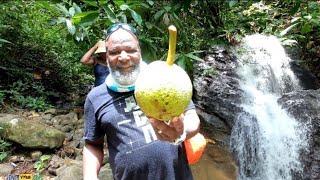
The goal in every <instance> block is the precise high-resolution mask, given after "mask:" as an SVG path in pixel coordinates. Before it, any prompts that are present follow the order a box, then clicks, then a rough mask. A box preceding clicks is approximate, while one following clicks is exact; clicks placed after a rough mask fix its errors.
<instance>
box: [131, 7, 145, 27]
mask: <svg viewBox="0 0 320 180" xmlns="http://www.w3.org/2000/svg"><path fill="white" fill-rule="evenodd" d="M129 11H130V13H131V16H132V18H133V20H134V21H135V22H136V23H137V24H138V25H139V26H141V25H142V18H141V16H140V15H139V14H138V13H136V12H135V11H134V10H132V9H129Z"/></svg>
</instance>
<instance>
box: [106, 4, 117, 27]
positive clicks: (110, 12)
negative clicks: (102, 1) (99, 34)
mask: <svg viewBox="0 0 320 180" xmlns="http://www.w3.org/2000/svg"><path fill="white" fill-rule="evenodd" d="M102 8H103V9H104V11H105V12H106V14H107V17H108V19H109V20H110V21H111V22H112V23H115V22H117V21H118V19H117V17H116V14H115V13H114V12H113V10H112V9H111V8H110V6H108V5H104V6H103V7H102Z"/></svg>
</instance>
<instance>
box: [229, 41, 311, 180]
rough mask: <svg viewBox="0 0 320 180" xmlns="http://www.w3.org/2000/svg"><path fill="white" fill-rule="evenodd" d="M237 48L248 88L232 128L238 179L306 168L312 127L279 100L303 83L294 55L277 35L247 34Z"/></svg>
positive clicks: (276, 176) (276, 179)
mask: <svg viewBox="0 0 320 180" xmlns="http://www.w3.org/2000/svg"><path fill="white" fill-rule="evenodd" d="M235 51H236V52H235V53H236V54H237V58H238V60H239V62H240V66H239V68H238V75H239V76H240V79H241V82H240V88H241V89H242V90H243V91H244V97H243V103H242V107H243V109H244V112H243V113H241V114H240V115H239V117H238V119H237V121H236V124H235V126H234V127H233V130H232V134H231V147H232V149H233V151H234V153H235V155H236V156H237V157H236V158H237V159H238V163H239V175H238V179H240V180H251V179H252V180H282V179H283V180H287V179H288V180H290V179H292V177H293V175H294V174H295V173H299V172H301V171H302V169H303V167H302V165H301V164H300V162H299V151H300V150H301V149H304V148H307V143H306V129H305V128H303V127H302V126H301V125H300V124H299V123H298V122H297V121H296V120H295V119H293V118H292V117H289V116H288V114H287V113H286V111H285V110H283V109H282V108H281V107H280V106H279V105H278V103H277V100H278V98H279V97H280V96H281V95H282V94H283V93H286V92H290V91H292V90H295V89H299V88H300V87H299V85H298V81H297V80H296V78H295V76H294V74H293V72H292V71H291V70H290V67H289V66H290V65H289V62H290V58H288V56H287V55H286V53H285V50H284V48H283V47H282V46H281V43H280V42H279V40H278V39H277V38H276V37H274V36H263V35H251V36H247V37H245V38H244V40H243V43H242V44H241V45H240V46H239V47H237V49H236V50H235Z"/></svg>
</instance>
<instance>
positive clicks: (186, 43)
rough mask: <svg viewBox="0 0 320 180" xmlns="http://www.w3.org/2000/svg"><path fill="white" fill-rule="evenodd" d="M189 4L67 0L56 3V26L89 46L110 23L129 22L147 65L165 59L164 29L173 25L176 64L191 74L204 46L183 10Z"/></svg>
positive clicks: (199, 30) (194, 20) (199, 28)
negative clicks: (175, 41) (176, 37)
mask: <svg viewBox="0 0 320 180" xmlns="http://www.w3.org/2000/svg"><path fill="white" fill-rule="evenodd" d="M190 5H191V1H186V2H183V3H181V2H178V1H152V0H147V1H127V2H126V1H83V4H76V2H74V1H69V2H65V3H60V4H57V7H58V8H59V9H61V11H60V17H58V18H56V23H57V24H60V23H64V24H65V27H66V30H68V32H69V33H70V34H71V35H73V37H74V38H75V39H76V40H77V41H83V40H88V41H89V42H90V43H91V41H92V39H94V41H97V39H99V38H101V37H103V30H105V29H106V28H107V27H108V26H109V25H111V24H112V23H116V22H126V23H130V24H132V25H134V26H135V27H136V28H137V29H138V31H139V39H140V42H141V49H142V56H143V59H144V60H145V61H148V62H150V61H154V60H165V57H166V53H167V49H168V44H167V43H168V31H167V28H168V26H169V25H170V24H174V25H176V26H177V28H178V34H179V36H178V37H179V39H178V46H177V50H178V52H179V53H178V54H177V56H176V62H177V64H178V65H180V66H181V67H183V68H185V69H186V70H187V71H189V72H190V73H191V71H192V61H193V60H199V59H201V58H200V57H198V53H200V52H202V51H199V50H200V48H202V47H204V46H205V45H207V43H206V41H204V40H203V39H201V38H199V36H201V33H202V32H204V31H205V28H204V27H202V26H201V25H200V24H198V19H197V18H193V17H192V16H191V15H192V12H191V13H188V11H186V9H187V8H188V7H190ZM75 9H77V10H75ZM70 12H72V13H70ZM189 15H190V16H189ZM185 27H186V28H185ZM190 29H193V31H190Z"/></svg>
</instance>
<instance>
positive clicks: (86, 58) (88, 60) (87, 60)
mask: <svg viewBox="0 0 320 180" xmlns="http://www.w3.org/2000/svg"><path fill="white" fill-rule="evenodd" d="M97 48H98V43H96V44H95V45H94V46H93V47H92V48H90V49H89V51H87V52H86V53H85V54H84V55H83V56H82V58H81V60H80V62H81V63H82V64H85V65H94V63H95V60H94V57H93V56H92V55H93V54H94V52H95V51H96V50H97Z"/></svg>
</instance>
